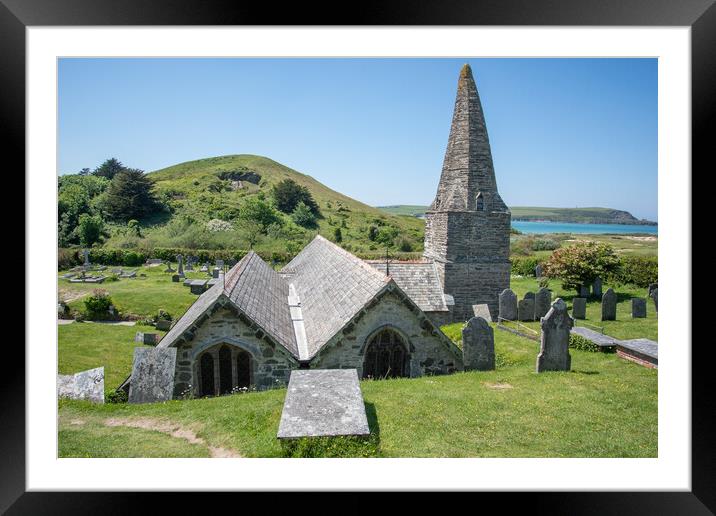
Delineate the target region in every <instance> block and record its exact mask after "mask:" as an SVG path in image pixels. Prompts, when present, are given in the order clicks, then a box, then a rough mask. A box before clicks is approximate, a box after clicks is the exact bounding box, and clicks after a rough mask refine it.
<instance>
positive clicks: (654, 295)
mask: <svg viewBox="0 0 716 516" xmlns="http://www.w3.org/2000/svg"><path fill="white" fill-rule="evenodd" d="M649 297H651V299H653V300H654V310H656V311H657V312H658V311H659V289H658V288H655V289H654V290H652V291H651V295H650V296H649Z"/></svg>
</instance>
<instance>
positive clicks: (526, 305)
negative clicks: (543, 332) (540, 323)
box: [517, 297, 535, 321]
mask: <svg viewBox="0 0 716 516" xmlns="http://www.w3.org/2000/svg"><path fill="white" fill-rule="evenodd" d="M517 319H518V320H519V321H534V320H535V300H534V298H532V297H525V298H524V299H520V301H519V302H518V303H517Z"/></svg>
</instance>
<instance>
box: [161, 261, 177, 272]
mask: <svg viewBox="0 0 716 516" xmlns="http://www.w3.org/2000/svg"><path fill="white" fill-rule="evenodd" d="M164 272H176V271H175V270H174V269H172V262H167V268H166V269H164Z"/></svg>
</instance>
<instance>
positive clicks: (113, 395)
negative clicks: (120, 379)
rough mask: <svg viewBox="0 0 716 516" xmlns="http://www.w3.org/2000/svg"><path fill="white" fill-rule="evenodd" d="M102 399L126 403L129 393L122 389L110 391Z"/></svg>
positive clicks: (108, 401) (109, 401)
mask: <svg viewBox="0 0 716 516" xmlns="http://www.w3.org/2000/svg"><path fill="white" fill-rule="evenodd" d="M104 401H105V403H127V401H129V395H128V394H127V391H125V390H122V389H119V390H116V391H110V392H108V393H106V394H105V395H104Z"/></svg>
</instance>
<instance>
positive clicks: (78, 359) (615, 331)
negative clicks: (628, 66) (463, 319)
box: [58, 267, 658, 457]
mask: <svg viewBox="0 0 716 516" xmlns="http://www.w3.org/2000/svg"><path fill="white" fill-rule="evenodd" d="M162 270H163V267H155V268H140V272H141V273H144V274H146V275H147V276H146V279H135V280H131V279H122V280H119V281H117V282H112V283H105V284H103V285H101V286H100V288H102V289H105V290H107V291H109V292H110V295H111V296H112V298H113V300H114V302H115V304H116V306H117V307H118V308H119V309H120V310H121V311H127V312H131V313H132V314H135V315H138V316H150V315H154V314H155V313H156V311H157V310H158V309H159V308H164V309H166V310H168V311H170V312H171V313H172V314H173V315H174V316H175V317H178V316H179V315H180V314H181V313H182V312H183V311H184V310H185V309H186V308H187V307H188V306H189V305H190V303H191V302H192V300H193V299H194V298H195V296H193V295H191V294H190V293H189V292H188V288H187V287H184V286H183V285H182V284H181V283H172V282H171V280H170V275H169V274H168V273H163V272H162ZM196 274H197V275H201V274H200V273H196ZM58 281H59V283H58V284H59V287H60V290H61V292H65V293H74V295H79V294H81V293H83V292H89V291H91V290H92V289H93V288H94V287H91V288H90V287H89V286H85V285H81V286H78V285H76V284H69V283H67V282H66V281H65V280H58ZM511 283H512V288H513V289H514V290H515V291H516V293H517V294H518V296H520V297H522V295H523V294H524V293H525V292H526V291H527V290H532V291H536V290H537V281H536V280H535V279H534V278H519V277H513V278H512V282H511ZM140 285H141V288H138V286H140ZM607 286H608V285H605V289H606V287H607ZM550 288H551V289H553V290H554V296H553V298H554V297H556V296H562V297H563V298H564V299H565V300H566V301H567V302H568V304H570V302H571V296H572V294H571V293H567V292H563V291H562V290H561V287H560V286H559V284H558V283H556V282H554V283H553V284H550ZM615 290H616V291H617V293H618V294H619V296H620V303H619V305H618V320H617V321H615V322H605V323H602V322H601V321H599V320H598V310H599V308H598V303H597V302H590V303H589V304H588V310H587V312H588V320H587V321H585V323H589V324H593V325H599V326H603V327H604V331H605V333H607V334H609V335H613V336H615V337H617V338H636V337H648V338H652V339H656V338H657V326H658V325H657V321H658V320H657V318H656V314H655V313H654V311H653V304H652V303H651V302H649V304H648V307H649V308H648V309H649V313H648V318H647V319H641V320H631V317H630V315H629V303H628V301H627V299H628V298H630V297H631V296H634V295H639V296H644V295H645V292H642V289H633V288H629V287H618V288H616V289H615ZM81 303H82V300H81V298H80V299H75V301H72V302H71V303H70V304H71V305H72V306H74V307H80V306H81ZM580 323H581V324H583V323H582V322H581V321H579V322H578V324H580ZM537 324H538V323H528V325H529V326H532V327H535V328H536V327H537ZM460 329H461V324H460V323H458V324H453V325H449V326H446V327H444V328H443V330H444V331H445V333H446V334H448V335H449V336H450V337H451V338H453V339H454V340H456V341H458V342H459V340H460ZM147 330H150V328H148V327H142V326H135V327H127V326H116V325H106V324H99V323H89V322H84V323H79V322H75V323H72V324H68V325H61V326H58V338H59V372H60V373H74V372H78V371H81V370H85V369H89V368H92V367H98V366H104V367H105V372H106V391H108V392H109V391H111V390H112V389H113V388H115V387H117V386H118V385H119V384H120V383H121V382H122V381H123V380H124V379H125V378H126V377H127V375H128V374H129V373H130V371H131V361H132V353H133V349H134V347H135V344H134V343H133V342H132V340H133V335H134V333H135V332H136V331H147ZM160 333H161V332H160ZM495 347H496V354H497V368H496V370H495V371H491V372H467V373H456V374H454V375H450V376H433V377H423V378H415V379H396V380H383V381H362V382H361V389H362V391H363V395H364V399H365V403H366V411H367V414H368V417H369V423H370V426H371V431H372V436H371V438H370V439H368V440H366V441H364V442H353V441H349V440H345V441H341V440H338V441H328V442H321V441H319V442H318V444H316V445H315V447H314V448H306V449H301V450H299V451H298V452H297V451H296V450H288V449H287V448H284V447H282V446H281V445H280V444H279V442H278V441H277V439H276V438H275V435H276V430H277V428H278V421H279V418H280V414H281V409H282V406H283V399H284V395H285V389H276V390H271V391H265V392H249V393H245V394H235V395H231V396H222V397H218V398H211V399H194V400H185V401H171V402H166V403H155V404H148V405H128V404H105V405H92V404H89V403H85V402H79V401H68V400H62V401H60V403H59V414H58V415H59V418H58V421H59V436H58V437H59V440H58V442H59V450H58V453H59V456H61V457H139V456H141V457H208V456H215V457H216V456H229V457H230V456H242V457H280V456H286V455H305V456H312V455H320V456H357V457H464V456H472V457H656V456H657V378H658V376H657V371H656V370H653V369H647V368H644V367H641V366H638V365H636V364H632V363H631V362H627V361H625V360H622V359H620V358H619V357H617V356H616V355H615V354H603V353H589V352H585V351H578V350H571V354H572V371H570V372H560V373H546V374H539V375H538V374H536V373H535V372H534V367H535V360H536V355H537V352H538V344H537V343H536V342H534V341H531V340H528V339H525V338H522V337H519V336H516V335H513V334H510V333H507V332H504V331H500V330H497V329H495Z"/></svg>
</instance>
